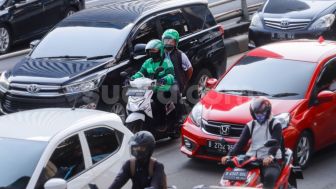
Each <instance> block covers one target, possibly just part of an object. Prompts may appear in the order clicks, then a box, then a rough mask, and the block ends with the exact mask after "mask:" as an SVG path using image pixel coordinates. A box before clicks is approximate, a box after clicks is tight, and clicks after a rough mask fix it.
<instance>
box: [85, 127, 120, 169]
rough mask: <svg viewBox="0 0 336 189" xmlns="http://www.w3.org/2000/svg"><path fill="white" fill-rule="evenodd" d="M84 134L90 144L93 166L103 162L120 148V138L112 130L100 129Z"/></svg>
mask: <svg viewBox="0 0 336 189" xmlns="http://www.w3.org/2000/svg"><path fill="white" fill-rule="evenodd" d="M84 133H85V137H86V140H87V142H88V144H89V148H90V153H91V158H92V163H93V164H96V163H98V162H99V161H101V160H103V159H104V158H106V157H107V156H109V155H111V154H112V153H114V152H116V151H117V149H118V148H119V141H118V138H117V136H116V134H115V132H114V131H113V130H111V129H108V128H105V127H100V128H95V129H91V130H88V131H85V132H84Z"/></svg>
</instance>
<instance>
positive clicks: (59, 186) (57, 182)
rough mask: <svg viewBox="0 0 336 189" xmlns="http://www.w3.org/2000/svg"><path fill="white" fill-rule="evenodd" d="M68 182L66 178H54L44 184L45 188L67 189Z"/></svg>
mask: <svg viewBox="0 0 336 189" xmlns="http://www.w3.org/2000/svg"><path fill="white" fill-rule="evenodd" d="M66 188H67V182H66V181H65V180H64V179H59V178H53V179H50V180H48V181H47V182H46V183H45V184H44V189H66Z"/></svg>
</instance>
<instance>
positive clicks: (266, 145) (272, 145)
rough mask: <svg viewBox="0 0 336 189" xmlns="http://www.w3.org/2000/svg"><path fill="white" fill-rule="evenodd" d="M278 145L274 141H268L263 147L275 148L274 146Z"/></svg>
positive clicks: (276, 141)
mask: <svg viewBox="0 0 336 189" xmlns="http://www.w3.org/2000/svg"><path fill="white" fill-rule="evenodd" d="M278 145H279V142H278V140H275V139H269V140H268V141H266V142H265V144H264V146H265V147H267V148H271V147H275V146H278Z"/></svg>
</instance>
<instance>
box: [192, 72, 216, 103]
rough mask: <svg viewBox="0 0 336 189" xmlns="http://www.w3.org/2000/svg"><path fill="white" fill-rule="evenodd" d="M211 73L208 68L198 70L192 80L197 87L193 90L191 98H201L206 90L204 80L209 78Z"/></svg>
mask: <svg viewBox="0 0 336 189" xmlns="http://www.w3.org/2000/svg"><path fill="white" fill-rule="evenodd" d="M211 77H212V74H211V73H210V71H209V70H207V69H202V70H200V72H199V73H198V74H197V76H196V77H195V79H194V81H193V85H195V86H196V87H197V90H196V91H194V92H193V98H194V99H195V100H197V101H198V100H199V99H200V98H202V97H203V96H204V94H205V90H206V81H207V79H208V78H211Z"/></svg>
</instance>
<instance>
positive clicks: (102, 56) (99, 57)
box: [86, 54, 113, 60]
mask: <svg viewBox="0 0 336 189" xmlns="http://www.w3.org/2000/svg"><path fill="white" fill-rule="evenodd" d="M111 57H113V55H111V54H108V55H99V56H92V57H88V58H86V60H98V59H103V58H111Z"/></svg>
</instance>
